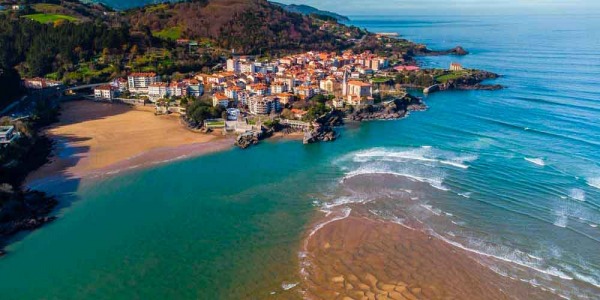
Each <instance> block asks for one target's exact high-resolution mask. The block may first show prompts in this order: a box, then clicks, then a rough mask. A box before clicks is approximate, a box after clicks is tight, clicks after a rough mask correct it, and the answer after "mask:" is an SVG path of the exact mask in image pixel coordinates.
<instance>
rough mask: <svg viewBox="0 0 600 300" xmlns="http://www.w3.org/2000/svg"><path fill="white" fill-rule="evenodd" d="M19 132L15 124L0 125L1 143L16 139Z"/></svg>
mask: <svg viewBox="0 0 600 300" xmlns="http://www.w3.org/2000/svg"><path fill="white" fill-rule="evenodd" d="M17 137H19V134H18V133H17V132H16V130H15V126H12V125H10V126H0V145H7V144H10V143H11V142H12V141H14V140H15V139H16V138H17Z"/></svg>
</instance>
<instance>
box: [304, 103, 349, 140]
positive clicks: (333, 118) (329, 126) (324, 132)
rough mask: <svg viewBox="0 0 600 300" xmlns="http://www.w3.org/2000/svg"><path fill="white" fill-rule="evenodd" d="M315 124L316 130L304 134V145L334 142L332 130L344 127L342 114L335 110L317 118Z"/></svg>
mask: <svg viewBox="0 0 600 300" xmlns="http://www.w3.org/2000/svg"><path fill="white" fill-rule="evenodd" d="M315 123H316V125H317V126H316V128H315V129H313V130H310V131H308V132H306V133H305V134H304V139H303V140H302V142H303V143H304V144H312V143H317V142H331V141H335V140H336V139H337V133H336V132H335V130H334V129H333V128H334V127H336V126H342V125H344V113H343V112H342V111H339V110H336V109H334V110H331V111H330V112H328V113H326V114H324V115H322V116H320V117H319V118H317V119H316V120H315Z"/></svg>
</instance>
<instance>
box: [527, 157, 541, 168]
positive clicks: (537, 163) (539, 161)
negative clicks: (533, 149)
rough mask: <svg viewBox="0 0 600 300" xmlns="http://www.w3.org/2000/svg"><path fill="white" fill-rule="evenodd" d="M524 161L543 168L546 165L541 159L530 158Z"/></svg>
mask: <svg viewBox="0 0 600 300" xmlns="http://www.w3.org/2000/svg"><path fill="white" fill-rule="evenodd" d="M525 160H526V161H528V162H530V163H532V164H534V165H538V166H540V167H543V166H545V165H546V163H545V162H544V159H543V158H532V157H525Z"/></svg>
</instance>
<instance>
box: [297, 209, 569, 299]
mask: <svg viewBox="0 0 600 300" xmlns="http://www.w3.org/2000/svg"><path fill="white" fill-rule="evenodd" d="M368 215H369V213H368V212H366V211H362V209H361V208H355V209H354V210H352V211H350V210H348V211H346V212H344V211H337V212H332V213H328V214H327V215H325V216H320V217H317V218H316V219H317V220H318V221H317V223H313V224H315V225H314V227H313V229H312V231H310V232H309V233H308V234H307V235H306V237H305V238H304V239H303V242H302V245H303V249H302V255H301V257H300V264H301V271H300V273H301V274H300V278H301V280H302V288H303V293H304V295H305V297H306V298H307V299H322V298H323V297H324V298H327V299H328V298H336V299H338V298H339V299H342V298H343V297H351V298H353V299H363V298H364V299H367V298H368V299H372V298H373V299H375V298H376V297H377V299H380V298H379V297H381V299H421V298H426V299H447V298H451V299H469V298H471V297H472V296H473V295H486V297H485V299H514V297H517V298H519V297H525V298H527V299H560V297H559V296H558V295H556V294H553V293H550V292H548V291H543V290H541V289H533V288H532V286H531V285H530V284H529V283H526V282H522V281H520V280H516V279H513V278H510V277H504V276H502V275H500V274H498V273H496V272H494V271H493V270H491V269H489V268H488V267H487V266H485V265H483V264H481V263H480V262H479V261H477V259H476V257H475V256H474V255H473V254H471V253H469V252H468V251H466V250H463V249H460V248H458V247H455V246H453V245H451V244H449V243H447V242H445V241H443V240H441V239H439V238H436V237H434V236H432V235H430V234H428V233H427V232H426V231H423V230H421V229H419V224H414V225H415V227H414V228H413V227H409V226H406V225H402V224H399V223H395V222H392V221H387V220H378V219H373V218H371V217H368ZM411 225H412V224H411Z"/></svg>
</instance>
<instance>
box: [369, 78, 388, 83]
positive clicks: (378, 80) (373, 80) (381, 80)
mask: <svg viewBox="0 0 600 300" xmlns="http://www.w3.org/2000/svg"><path fill="white" fill-rule="evenodd" d="M390 80H392V78H387V77H374V78H373V79H371V82H373V83H387V82H389V81H390Z"/></svg>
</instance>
